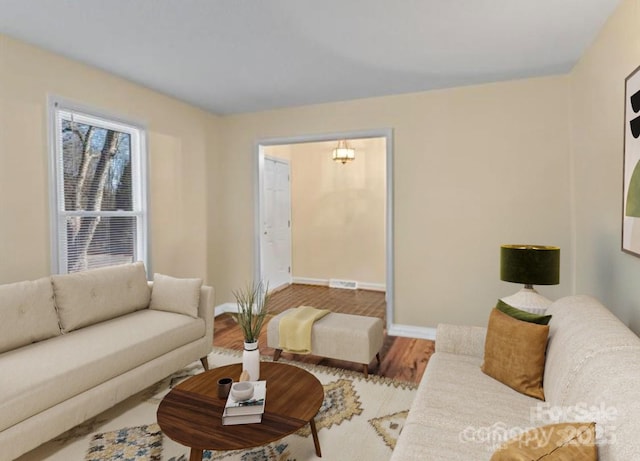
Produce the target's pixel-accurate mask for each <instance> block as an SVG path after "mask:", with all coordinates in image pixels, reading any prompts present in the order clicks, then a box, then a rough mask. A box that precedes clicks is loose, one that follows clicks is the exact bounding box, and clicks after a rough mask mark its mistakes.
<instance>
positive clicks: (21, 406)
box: [0, 309, 205, 430]
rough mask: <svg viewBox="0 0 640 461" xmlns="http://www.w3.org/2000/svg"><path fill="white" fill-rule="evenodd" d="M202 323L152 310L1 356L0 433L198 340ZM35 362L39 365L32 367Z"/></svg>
mask: <svg viewBox="0 0 640 461" xmlns="http://www.w3.org/2000/svg"><path fill="white" fill-rule="evenodd" d="M204 333H205V325H204V321H203V320H202V319H200V318H198V319H193V318H191V317H188V316H186V315H179V314H173V313H169V312H161V311H154V310H150V309H145V310H141V311H138V312H133V313H131V314H127V315H125V316H121V317H118V318H114V319H111V320H107V321H105V322H102V323H99V324H96V325H92V326H90V327H87V328H82V329H79V330H76V331H73V332H71V333H68V334H65V335H61V336H58V337H56V338H51V339H49V340H47V341H43V342H39V343H35V344H31V345H29V346H25V347H22V348H20V349H16V350H13V351H10V352H5V353H4V354H2V356H0V369H3V370H10V371H11V372H10V373H5V374H3V377H2V379H0V395H1V396H2V399H1V401H0V430H3V429H5V428H7V427H9V426H12V425H13V424H16V423H18V422H20V421H22V420H24V419H26V418H28V417H30V416H33V415H36V414H38V413H39V412H41V411H43V410H45V409H47V408H50V407H52V406H53V405H56V404H57V403H60V402H62V401H64V400H67V399H69V398H71V397H73V396H75V395H78V394H80V393H81V392H83V391H85V390H87V389H90V388H93V387H95V386H98V385H101V384H102V383H104V382H106V381H107V380H109V379H110V378H113V377H115V376H119V375H121V374H122V373H125V372H126V371H129V370H131V369H133V368H135V367H137V366H139V365H141V364H144V363H146V362H149V361H150V360H153V359H154V358H156V357H160V356H161V355H163V354H165V353H168V352H170V351H173V350H175V349H178V348H180V347H181V346H183V345H185V344H188V343H190V342H192V341H196V340H198V339H199V338H202V337H203V336H204ZM35 363H37V364H38V366H34V364H35Z"/></svg>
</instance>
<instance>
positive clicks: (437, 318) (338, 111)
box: [210, 76, 573, 327]
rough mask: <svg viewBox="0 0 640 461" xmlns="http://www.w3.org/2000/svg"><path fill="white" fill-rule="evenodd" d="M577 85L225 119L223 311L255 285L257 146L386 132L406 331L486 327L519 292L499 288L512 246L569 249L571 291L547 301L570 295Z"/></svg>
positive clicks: (398, 301)
mask: <svg viewBox="0 0 640 461" xmlns="http://www.w3.org/2000/svg"><path fill="white" fill-rule="evenodd" d="M567 83H568V79H567V77H566V76H558V77H547V78H538V79H527V80H518V81H511V82H505V83H495V84H489V85H481V86H472V87H465V88H456V89H452V90H442V91H431V92H424V93H416V94H407V95H400V96H389V97H383V98H372V99H363V100H356V101H348V102H342V103H334V104H322V105H314V106H305V107H299V108H292V109H283V110H276V111H268V112H261V113H254V114H245V115H236V116H229V117H225V118H223V119H222V125H221V126H222V132H223V133H224V139H223V151H224V152H225V155H224V157H223V158H221V159H220V165H219V168H221V169H222V170H223V171H224V172H225V175H224V177H223V178H221V183H220V187H221V188H222V190H224V191H225V194H224V196H220V201H221V203H220V205H219V208H218V210H217V213H218V214H217V215H216V216H217V217H216V219H215V221H217V222H219V223H220V227H221V229H220V230H219V233H220V234H221V237H222V238H221V240H219V241H218V242H217V243H215V245H216V249H215V250H214V251H213V252H212V254H211V256H212V259H211V265H210V270H212V271H213V278H214V279H215V280H216V284H217V286H218V288H219V291H218V294H219V295H220V296H221V300H222V299H224V300H227V301H228V300H231V299H232V298H231V296H230V290H231V289H233V288H235V287H236V286H239V285H240V284H242V283H244V281H246V280H250V279H251V277H252V276H253V265H254V253H253V249H254V242H255V234H254V230H253V194H254V192H253V188H254V183H255V163H256V160H255V156H256V154H255V150H256V147H255V143H256V142H257V141H259V140H265V139H270V138H286V137H295V136H305V135H320V134H326V133H340V132H345V131H358V130H372V129H381V128H392V129H393V134H394V146H393V150H394V154H393V155H394V158H393V161H394V194H395V196H394V222H393V225H394V229H395V235H394V253H395V297H394V304H395V322H396V323H399V324H407V325H415V326H425V327H433V326H435V325H436V324H437V323H438V322H458V323H459V322H466V323H473V324H479V325H482V324H485V323H486V320H487V317H488V313H489V310H490V308H491V307H492V306H493V305H494V304H495V301H496V299H497V298H498V297H500V296H504V295H508V294H511V293H513V292H515V291H516V290H517V289H518V288H519V287H518V286H517V285H515V284H511V283H506V282H501V281H500V280H499V275H498V274H499V261H498V259H499V246H500V244H502V243H536V244H552V245H558V246H560V247H561V248H562V263H561V284H560V285H559V286H555V287H542V288H541V290H540V291H541V292H542V293H543V294H545V295H547V296H549V297H551V298H557V297H559V296H560V295H564V294H568V293H570V292H571V288H572V287H571V283H570V281H571V280H572V279H573V273H572V272H571V267H572V265H571V264H570V262H571V261H572V259H573V254H572V247H571V242H572V238H571V233H572V228H571V207H570V184H569V181H568V178H569V117H568V91H567ZM213 173H214V172H213V171H210V174H213ZM217 261H224V262H225V264H222V265H216V262H217Z"/></svg>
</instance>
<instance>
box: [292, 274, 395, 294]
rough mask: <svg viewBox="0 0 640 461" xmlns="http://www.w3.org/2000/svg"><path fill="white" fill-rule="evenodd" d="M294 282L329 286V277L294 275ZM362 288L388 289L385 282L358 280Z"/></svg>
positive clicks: (372, 289) (373, 289)
mask: <svg viewBox="0 0 640 461" xmlns="http://www.w3.org/2000/svg"><path fill="white" fill-rule="evenodd" d="M292 283H301V284H303V285H318V286H323V287H328V286H329V279H314V278H309V277H293V279H292ZM356 283H357V284H358V288H359V289H361V290H371V291H382V292H384V291H387V290H386V287H385V284H384V283H368V282H356Z"/></svg>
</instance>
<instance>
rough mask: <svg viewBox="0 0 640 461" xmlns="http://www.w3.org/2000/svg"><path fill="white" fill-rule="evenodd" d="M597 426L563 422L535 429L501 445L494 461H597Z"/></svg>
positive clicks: (492, 458)
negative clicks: (547, 460)
mask: <svg viewBox="0 0 640 461" xmlns="http://www.w3.org/2000/svg"><path fill="white" fill-rule="evenodd" d="M595 440H596V425H595V423H560V424H550V425H547V426H542V427H536V428H534V429H530V430H529V431H527V432H524V433H522V434H520V435H518V436H516V437H514V438H513V439H511V440H509V441H508V442H507V443H505V444H504V445H502V446H501V447H500V448H498V450H496V452H495V453H494V454H493V456H492V457H491V461H531V460H536V459H539V460H542V459H549V460H551V459H554V460H557V461H562V460H566V461H573V460H580V461H597V460H598V448H597V447H596V443H595Z"/></svg>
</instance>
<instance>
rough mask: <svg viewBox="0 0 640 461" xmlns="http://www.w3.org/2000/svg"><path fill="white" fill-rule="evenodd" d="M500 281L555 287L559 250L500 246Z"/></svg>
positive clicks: (558, 271) (558, 270)
mask: <svg viewBox="0 0 640 461" xmlns="http://www.w3.org/2000/svg"><path fill="white" fill-rule="evenodd" d="M500 280H504V281H505V282H515V283H522V284H525V285H557V284H558V283H560V248H558V247H554V246H543V245H502V246H501V247H500Z"/></svg>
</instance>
